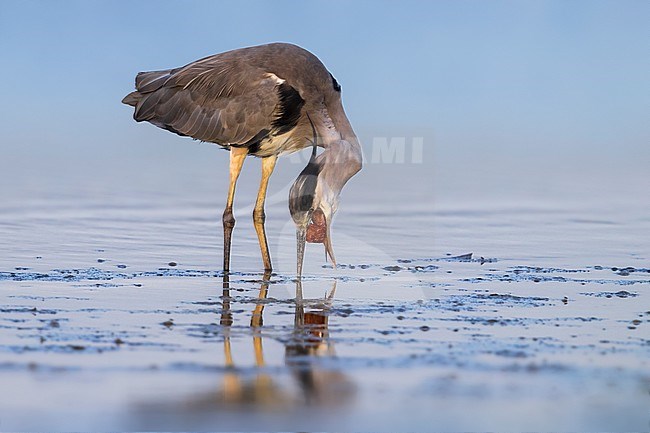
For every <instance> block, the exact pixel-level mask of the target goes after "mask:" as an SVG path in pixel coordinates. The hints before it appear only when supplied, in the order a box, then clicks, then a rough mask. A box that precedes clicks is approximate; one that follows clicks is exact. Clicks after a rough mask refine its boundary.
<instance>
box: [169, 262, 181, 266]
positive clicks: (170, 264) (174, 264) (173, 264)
mask: <svg viewBox="0 0 650 433" xmlns="http://www.w3.org/2000/svg"><path fill="white" fill-rule="evenodd" d="M167 265H168V266H176V265H178V263H176V262H169V263H167Z"/></svg>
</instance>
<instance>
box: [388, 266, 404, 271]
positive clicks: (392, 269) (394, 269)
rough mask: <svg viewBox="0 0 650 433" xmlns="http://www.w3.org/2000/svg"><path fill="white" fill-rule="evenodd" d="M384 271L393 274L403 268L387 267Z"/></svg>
mask: <svg viewBox="0 0 650 433" xmlns="http://www.w3.org/2000/svg"><path fill="white" fill-rule="evenodd" d="M384 270H385V271H391V272H397V271H401V270H402V267H401V266H386V267H384Z"/></svg>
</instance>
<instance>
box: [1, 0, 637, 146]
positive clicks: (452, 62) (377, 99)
mask: <svg viewBox="0 0 650 433" xmlns="http://www.w3.org/2000/svg"><path fill="white" fill-rule="evenodd" d="M649 12H650V3H648V2H646V1H551V2H545V1H516V2H509V1H481V2H479V1H469V2H466V1H431V2H425V1H399V2H397V1H393V2H385V1H310V2H303V1H293V2H292V1H276V2H267V1H232V2H217V1H183V2H180V1H143V2H127V1H61V2H50V1H9V0H3V1H2V2H0V51H1V52H2V56H3V67H2V68H1V69H0V93H1V94H2V95H3V103H2V105H1V108H0V115H1V116H2V118H3V124H4V126H3V128H2V131H0V146H2V150H3V151H5V152H9V153H16V152H18V153H25V152H28V153H31V154H33V153H34V152H37V151H41V150H42V151H43V152H51V150H52V149H57V151H61V152H65V151H67V150H71V151H77V150H79V151H81V150H80V149H85V150H88V149H89V148H90V149H92V148H93V147H98V148H99V147H108V146H117V147H118V148H119V147H120V146H132V145H134V144H135V143H137V142H141V141H142V140H143V139H147V138H148V137H155V139H161V140H172V139H174V138H173V136H172V135H171V134H167V135H169V136H170V137H169V138H162V137H164V135H162V134H159V133H158V132H154V131H153V129H154V128H153V127H152V128H146V129H142V128H143V126H142V125H135V124H134V122H133V121H132V119H131V112H130V110H129V109H128V107H125V106H122V105H121V104H120V99H121V98H122V96H123V95H125V94H126V93H128V92H129V91H130V90H131V89H132V86H133V78H134V76H135V74H136V73H137V72H138V71H142V70H152V69H163V68H168V67H175V66H179V65H182V64H185V63H188V62H190V61H192V60H195V59H197V58H200V57H203V56H206V55H209V54H213V53H218V52H221V51H225V50H229V49H233V48H237V47H242V46H248V45H255V44H260V43H265V42H271V41H290V42H294V43H296V44H298V45H301V46H304V47H305V48H307V49H309V50H311V51H313V52H314V53H315V54H317V55H318V56H319V57H320V58H321V59H322V60H323V62H324V63H325V64H326V65H327V66H328V68H329V69H330V70H331V71H332V72H333V73H334V75H335V76H336V77H337V79H338V80H339V82H340V83H341V84H342V86H343V91H344V103H345V105H346V109H347V111H348V113H349V115H350V117H351V119H352V122H353V125H355V128H356V129H357V131H358V133H359V134H360V135H361V136H362V137H365V138H366V140H365V141H366V142H367V141H368V139H369V138H371V137H374V136H389V137H390V136H407V137H409V136H425V138H426V142H433V141H435V145H436V148H438V149H445V148H447V149H451V148H454V149H473V150H478V151H485V149H493V150H494V151H497V152H499V151H500V152H504V153H507V152H560V153H562V152H565V153H566V152H569V153H570V152H583V151H586V150H594V149H597V151H598V152H606V153H618V152H635V153H637V154H639V155H641V156H643V157H644V158H647V157H648V155H649V152H648V138H649V135H650V134H649V127H648V121H647V117H648V100H649V92H648V90H649V89H648V79H647V77H648V75H649V73H650V65H649V58H650V57H649V56H648V52H649V51H648V48H649V46H648V45H649V43H648V41H649V40H650V38H649V36H650V34H649V31H648V26H647V23H648V18H650V13H649ZM138 127H139V128H140V129H139V130H138V129H137V128H138ZM134 131H137V132H134ZM426 142H425V144H426ZM48 149H49V150H48Z"/></svg>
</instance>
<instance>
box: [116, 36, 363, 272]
mask: <svg viewBox="0 0 650 433" xmlns="http://www.w3.org/2000/svg"><path fill="white" fill-rule="evenodd" d="M135 88H136V90H135V91H134V92H131V93H130V94H128V95H127V96H126V97H125V98H124V99H123V100H122V102H123V103H125V104H127V105H130V106H133V107H135V112H134V115H133V117H134V119H135V120H136V121H137V122H142V121H147V122H149V123H152V124H154V125H156V126H158V127H160V128H163V129H166V130H168V131H171V132H174V133H176V134H178V135H181V136H189V137H192V138H194V139H196V140H201V141H205V142H210V143H215V144H218V145H220V146H222V147H224V148H226V149H228V150H229V151H230V187H229V188H228V197H227V199H226V208H225V210H224V212H223V217H222V222H223V230H224V249H223V250H224V252H223V269H224V271H225V272H228V271H229V270H230V245H231V238H232V231H233V228H234V226H235V218H234V216H233V211H232V208H233V202H234V197H235V187H236V184H237V179H238V177H239V173H240V171H241V169H242V165H243V163H244V159H245V158H246V156H248V155H253V156H256V157H259V158H262V180H261V182H260V187H259V190H258V194H257V200H256V202H255V207H254V210H253V222H254V226H255V231H256V233H257V237H258V241H259V245H260V250H261V253H262V261H263V264H264V269H265V270H271V269H272V266H271V257H270V254H269V247H268V242H267V239H266V231H265V228H264V221H265V214H264V200H265V197H266V190H267V185H268V181H269V177H270V176H271V174H272V173H273V170H274V168H275V164H276V161H277V158H278V156H279V155H280V154H287V153H291V152H295V151H298V150H300V149H303V148H305V147H308V146H313V147H314V149H313V152H312V155H311V158H310V161H309V163H308V164H307V167H305V169H304V170H303V171H302V173H300V175H299V176H298V178H297V179H296V181H295V182H294V184H293V185H292V187H291V190H290V194H289V210H290V213H291V216H292V218H293V220H294V223H295V224H296V238H297V256H298V257H297V272H298V276H300V275H301V274H302V263H303V256H304V249H305V242H312V243H323V244H324V245H325V251H326V258H327V256H329V257H330V259H331V260H332V263H333V264H334V265H336V261H335V258H334V251H333V248H332V241H331V236H330V225H331V222H332V217H333V216H334V214H335V213H336V211H337V208H338V203H339V195H340V192H341V190H342V189H343V186H344V185H345V184H346V182H347V181H348V180H349V179H350V178H351V177H352V176H354V175H355V174H356V173H357V172H358V171H359V170H361V165H362V154H361V146H360V144H359V140H358V139H357V136H356V135H355V133H354V130H353V129H352V126H351V125H350V122H349V121H348V118H347V116H346V115H345V111H344V110H343V105H342V103H341V86H340V85H339V84H338V82H337V81H336V79H335V78H334V76H333V75H332V74H331V73H330V72H329V71H328V70H327V68H326V67H325V66H324V65H323V63H322V62H321V61H320V60H319V59H318V58H317V57H316V56H315V55H313V54H312V53H310V52H309V51H307V50H305V49H303V48H301V47H298V46H296V45H293V44H287V43H272V44H266V45H259V46H254V47H248V48H241V49H236V50H233V51H227V52H224V53H221V54H216V55H213V56H209V57H205V58H203V59H200V60H197V61H195V62H192V63H189V64H187V65H185V66H182V67H179V68H174V69H166V70H161V71H152V72H140V73H139V74H137V76H136V79H135ZM317 146H318V147H322V148H323V149H324V151H323V152H322V153H321V154H320V155H317V152H316V147H317Z"/></svg>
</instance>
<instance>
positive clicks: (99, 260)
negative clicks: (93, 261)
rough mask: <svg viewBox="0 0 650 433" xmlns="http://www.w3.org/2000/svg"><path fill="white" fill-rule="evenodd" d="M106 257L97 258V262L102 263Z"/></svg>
mask: <svg viewBox="0 0 650 433" xmlns="http://www.w3.org/2000/svg"><path fill="white" fill-rule="evenodd" d="M105 261H106V259H97V263H104V262H105Z"/></svg>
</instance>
